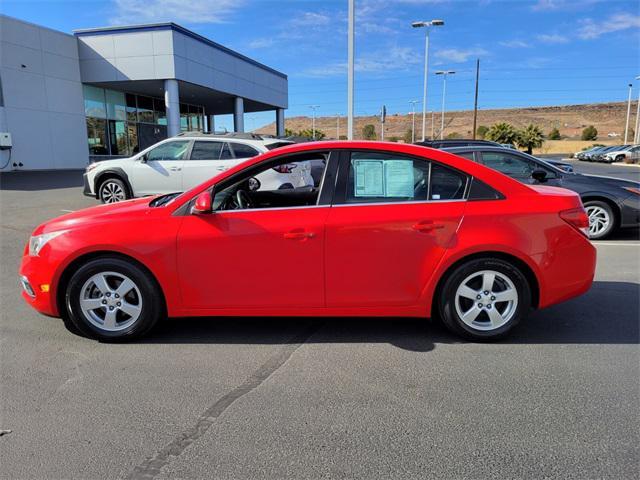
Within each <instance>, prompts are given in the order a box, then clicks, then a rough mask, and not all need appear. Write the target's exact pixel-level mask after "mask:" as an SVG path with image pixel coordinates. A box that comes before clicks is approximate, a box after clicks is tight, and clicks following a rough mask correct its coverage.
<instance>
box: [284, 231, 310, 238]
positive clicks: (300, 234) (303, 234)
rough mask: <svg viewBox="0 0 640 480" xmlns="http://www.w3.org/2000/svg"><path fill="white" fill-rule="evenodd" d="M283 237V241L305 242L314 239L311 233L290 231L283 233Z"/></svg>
mask: <svg viewBox="0 0 640 480" xmlns="http://www.w3.org/2000/svg"><path fill="white" fill-rule="evenodd" d="M283 236H284V239H285V240H306V239H308V238H313V237H315V236H316V234H315V233H313V232H301V231H292V232H287V233H285V234H284V235H283Z"/></svg>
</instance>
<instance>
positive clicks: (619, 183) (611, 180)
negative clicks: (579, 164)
mask: <svg viewBox="0 0 640 480" xmlns="http://www.w3.org/2000/svg"><path fill="white" fill-rule="evenodd" d="M577 175H578V176H580V177H583V178H587V179H589V180H591V181H592V182H593V183H594V184H599V185H602V184H606V185H609V186H612V187H621V188H623V187H634V188H638V187H640V182H634V181H633V180H625V179H623V178H615V177H605V176H603V175H589V174H577Z"/></svg>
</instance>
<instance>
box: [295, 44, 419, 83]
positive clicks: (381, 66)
mask: <svg viewBox="0 0 640 480" xmlns="http://www.w3.org/2000/svg"><path fill="white" fill-rule="evenodd" d="M417 64H422V56H421V55H420V54H419V53H417V52H416V51H414V50H413V49H411V48H406V47H394V48H390V49H386V50H382V51H379V52H376V53H375V54H370V55H367V56H363V57H360V58H358V57H356V63H355V65H354V68H355V70H356V72H359V73H397V72H400V71H406V70H407V69H409V68H410V67H412V66H415V65H417ZM346 73H347V63H346V62H335V63H329V64H327V65H323V66H319V67H313V68H309V69H307V70H305V71H304V72H303V73H302V74H303V75H304V76H308V77H333V76H336V75H345V74H346Z"/></svg>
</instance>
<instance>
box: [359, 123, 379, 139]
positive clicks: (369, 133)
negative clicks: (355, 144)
mask: <svg viewBox="0 0 640 480" xmlns="http://www.w3.org/2000/svg"><path fill="white" fill-rule="evenodd" d="M362 137H363V138H364V139H365V140H375V139H376V127H375V126H373V125H372V124H370V123H368V124H366V125H365V126H364V127H362Z"/></svg>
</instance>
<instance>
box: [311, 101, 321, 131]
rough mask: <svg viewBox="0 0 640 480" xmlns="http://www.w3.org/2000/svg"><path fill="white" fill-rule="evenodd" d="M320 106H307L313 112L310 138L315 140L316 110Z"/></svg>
mask: <svg viewBox="0 0 640 480" xmlns="http://www.w3.org/2000/svg"><path fill="white" fill-rule="evenodd" d="M319 107H320V105H309V108H310V109H311V110H312V111H313V113H312V116H311V136H312V137H313V139H314V140H315V139H316V110H317V109H318V108H319Z"/></svg>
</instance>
